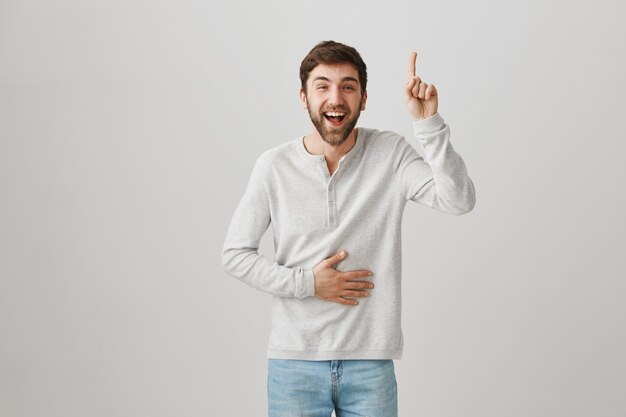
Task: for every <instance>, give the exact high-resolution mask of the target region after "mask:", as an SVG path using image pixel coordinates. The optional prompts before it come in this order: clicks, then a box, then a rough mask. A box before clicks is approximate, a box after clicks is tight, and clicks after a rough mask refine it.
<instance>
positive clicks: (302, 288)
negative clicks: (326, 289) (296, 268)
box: [295, 270, 315, 298]
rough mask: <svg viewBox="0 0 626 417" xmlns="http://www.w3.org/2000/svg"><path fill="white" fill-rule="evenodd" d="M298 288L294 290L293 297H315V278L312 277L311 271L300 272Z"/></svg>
mask: <svg viewBox="0 0 626 417" xmlns="http://www.w3.org/2000/svg"><path fill="white" fill-rule="evenodd" d="M298 284H299V285H298V288H296V294H295V296H296V297H297V298H306V297H312V296H314V295H315V276H314V275H313V270H305V271H302V276H301V277H300V282H299V283H298Z"/></svg>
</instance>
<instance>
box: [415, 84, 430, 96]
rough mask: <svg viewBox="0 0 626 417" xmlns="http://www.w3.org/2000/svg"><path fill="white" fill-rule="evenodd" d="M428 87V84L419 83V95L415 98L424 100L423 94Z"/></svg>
mask: <svg viewBox="0 0 626 417" xmlns="http://www.w3.org/2000/svg"><path fill="white" fill-rule="evenodd" d="M427 87H428V84H426V83H421V84H420V88H419V90H420V91H419V93H417V97H419V98H421V99H424V98H425V95H424V94H425V93H426V88H427Z"/></svg>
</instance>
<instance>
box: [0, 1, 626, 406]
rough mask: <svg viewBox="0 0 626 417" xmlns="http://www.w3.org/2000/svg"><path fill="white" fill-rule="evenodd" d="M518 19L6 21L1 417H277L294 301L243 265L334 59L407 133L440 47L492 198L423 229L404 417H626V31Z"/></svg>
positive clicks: (226, 14) (229, 15)
mask: <svg viewBox="0 0 626 417" xmlns="http://www.w3.org/2000/svg"><path fill="white" fill-rule="evenodd" d="M506 3H507V2H496V1H493V2H487V1H473V2H464V1H430V2H389V1H386V2H383V3H377V4H378V5H377V6H367V5H366V4H365V3H363V2H349V1H348V2H346V1H343V2H306V3H305V2H297V1H291V2H287V1H284V2H252V1H238V2H233V3H232V4H230V5H225V4H213V3H211V2H208V1H173V0H170V1H165V0H163V1H121V0H117V1H110V0H109V1H104V0H102V1H79V0H75V1H69V0H66V1H55V2H53V1H28V0H21V1H17V0H13V1H11V0H3V1H0V138H1V141H0V198H1V204H0V278H1V280H0V415H1V416H2V417H20V416H63V417H71V416H76V417H79V416H80V417H85V416H94V417H95V416H102V417H116V416H133V417H135V416H147V417H148V416H150V417H153V416H154V417H157V416H208V415H210V416H262V415H265V413H266V398H265V395H266V393H265V382H266V380H265V379H266V359H265V349H266V343H267V337H268V329H269V305H270V301H271V297H270V296H269V295H267V294H264V293H261V292H258V291H256V290H254V289H252V288H250V287H248V286H246V285H244V284H242V283H240V282H238V281H236V280H235V279H232V278H230V277H228V276H226V274H225V273H224V272H223V270H222V266H221V263H220V250H221V246H222V243H223V238H224V235H225V232H226V228H227V226H228V223H229V221H230V218H231V215H232V213H233V210H234V208H235V206H236V204H237V203H238V201H239V198H240V197H241V194H242V193H243V191H244V188H245V185H246V182H247V179H248V176H249V174H250V171H251V169H252V166H253V163H254V160H255V159H256V157H257V156H258V155H259V154H260V153H261V152H262V151H264V150H266V149H268V148H270V147H273V146H275V145H278V144H281V143H283V142H285V141H288V140H291V139H293V138H295V137H297V136H298V135H302V134H305V133H308V132H309V131H310V124H309V120H308V116H307V114H306V112H305V111H304V110H303V109H301V108H300V106H299V103H298V95H297V93H298V88H299V80H298V66H299V63H300V60H301V59H302V58H303V57H304V55H305V54H306V52H308V50H309V49H310V48H311V47H313V45H315V43H317V42H318V41H320V40H323V39H335V40H339V41H343V42H345V43H348V44H351V45H353V46H355V47H356V48H357V49H358V50H359V51H360V52H361V54H362V55H363V57H364V59H365V61H366V63H367V64H368V67H369V75H370V84H369V88H368V90H369V102H368V108H367V111H365V112H364V113H363V114H362V118H361V120H360V122H359V125H361V126H367V127H375V128H379V129H390V130H395V131H397V132H399V133H401V134H404V135H407V136H410V135H411V125H410V121H409V118H408V114H407V112H406V110H405V108H404V103H403V101H402V86H403V84H404V82H405V77H406V71H407V70H406V65H407V64H406V62H407V58H408V54H409V52H410V51H411V50H417V51H418V52H419V53H420V61H419V62H418V73H419V74H420V75H421V76H422V77H423V78H424V79H425V80H426V81H427V82H432V83H434V84H435V85H436V86H437V87H438V90H439V93H440V108H439V111H440V113H441V114H442V116H443V117H444V118H445V120H446V121H447V122H448V123H449V124H450V126H451V132H452V141H453V143H454V146H455V148H456V149H457V150H458V151H459V153H461V155H462V156H463V157H464V158H465V160H466V162H467V165H468V168H469V172H470V175H471V176H472V178H473V180H474V182H475V184H476V189H477V198H478V202H477V205H476V208H475V210H474V211H473V212H472V213H470V214H468V215H466V216H461V217H454V216H449V215H446V214H443V213H438V212H435V211H433V210H429V209H427V208H425V207H423V206H419V205H416V204H410V205H408V206H407V210H406V212H405V216H404V220H405V221H404V229H403V230H404V234H403V239H404V250H403V253H404V266H403V271H404V280H403V295H404V307H403V308H404V309H403V328H404V334H405V354H404V358H403V359H402V360H400V361H397V362H396V370H397V376H398V382H399V387H400V390H399V401H400V412H401V415H402V416H430V417H447V416H450V417H452V416H460V415H463V416H467V417H472V416H474V417H486V416H494V417H495V416H498V417H499V416H510V417H513V416H519V417H528V416H533V417H540V416H545V417H555V416H559V417H561V416H562V417H577V416H580V417H589V416H594V417H613V416H614V417H617V416H620V417H623V416H624V415H626V397H625V396H624V395H623V394H624V392H626V336H625V331H626V326H625V318H626V307H625V306H624V299H625V296H626V284H625V283H624V276H625V274H624V270H625V269H626V261H625V257H626V256H625V255H626V251H625V249H626V247H625V246H626V245H625V244H624V232H625V231H626V230H625V217H624V213H625V209H626V204H625V202H626V196H625V192H624V189H625V187H624V184H623V182H624V180H625V179H626V169H625V164H624V163H623V162H622V159H623V158H624V154H625V153H626V137H625V135H624V130H623V129H624V128H623V126H624V125H623V120H624V116H623V113H624V110H625V109H626V105H625V104H626V103H625V97H626V88H625V83H624V78H623V76H624V73H626V65H625V62H626V61H625V53H626V48H625V47H624V39H626V29H624V26H623V25H622V26H621V27H620V26H619V24H620V22H623V16H624V10H623V9H622V6H621V5H619V2H618V1H613V2H611V1H595V2H586V3H585V4H583V2H571V1H555V0H551V1H542V2H540V1H528V2H524V3H522V2H515V3H513V2H510V3H509V4H506ZM270 239H271V232H268V234H267V235H266V237H265V238H264V240H263V248H262V250H263V252H264V253H266V254H268V256H271V252H272V247H271V240H270Z"/></svg>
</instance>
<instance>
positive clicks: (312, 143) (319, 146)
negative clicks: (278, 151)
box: [304, 129, 357, 162]
mask: <svg viewBox="0 0 626 417" xmlns="http://www.w3.org/2000/svg"><path fill="white" fill-rule="evenodd" d="M356 135H357V129H352V132H350V134H349V135H348V137H347V138H346V140H345V141H344V142H343V143H342V144H341V145H337V146H333V145H330V144H329V143H327V142H325V141H324V139H322V137H321V136H320V134H319V132H318V131H317V130H314V131H313V133H311V134H310V135H308V136H305V137H304V147H305V148H306V150H307V151H308V152H309V153H310V154H312V155H324V157H325V158H326V160H327V161H329V162H337V161H339V159H341V157H342V156H344V155H345V154H347V153H348V152H350V149H352V147H354V145H355V144H356Z"/></svg>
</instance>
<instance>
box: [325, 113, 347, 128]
mask: <svg viewBox="0 0 626 417" xmlns="http://www.w3.org/2000/svg"><path fill="white" fill-rule="evenodd" d="M324 117H325V118H326V120H328V121H329V122H330V123H331V124H332V125H334V126H339V125H340V124H341V123H342V122H343V119H344V118H345V117H346V113H344V112H340V111H327V112H325V113H324Z"/></svg>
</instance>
